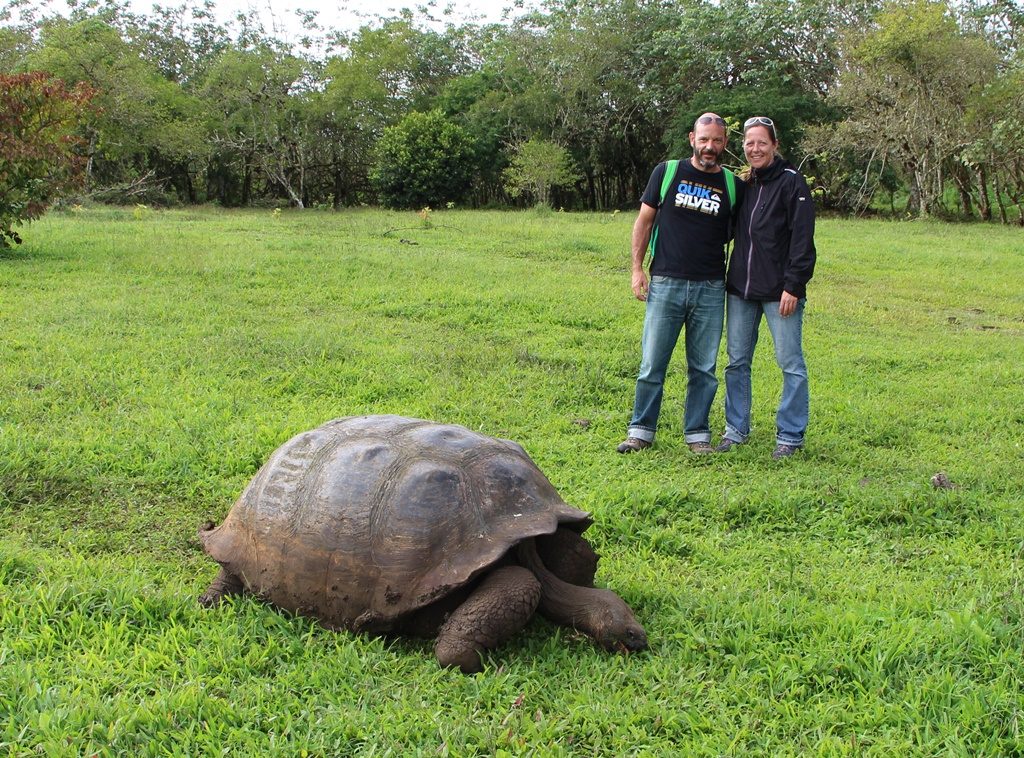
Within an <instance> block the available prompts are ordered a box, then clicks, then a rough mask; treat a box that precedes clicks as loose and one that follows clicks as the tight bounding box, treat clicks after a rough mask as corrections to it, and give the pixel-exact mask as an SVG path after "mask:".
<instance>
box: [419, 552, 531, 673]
mask: <svg viewBox="0 0 1024 758" xmlns="http://www.w3.org/2000/svg"><path fill="white" fill-rule="evenodd" d="M539 602H540V582H538V581H537V578H536V577H535V576H534V575H533V573H532V572H531V571H530V570H529V569H525V568H523V567H522V566H503V567H502V568H498V569H495V570H494V571H492V572H491V573H490V574H489V575H488V576H487V578H486V579H484V581H483V582H482V583H481V584H480V586H479V587H477V588H476V589H475V590H474V591H473V594H471V595H470V596H469V597H468V598H467V599H466V602H464V603H463V604H462V605H460V606H459V607H458V608H457V609H456V610H455V612H454V613H452V615H451V616H449V617H448V620H447V621H446V622H445V623H444V626H442V627H441V630H440V631H439V632H438V634H437V642H436V643H435V644H434V654H435V655H436V656H437V662H438V663H440V664H441V665H442V666H445V667H448V666H458V667H459V668H460V669H461V670H462V673H463V674H472V673H475V672H477V671H480V670H481V669H483V662H482V661H481V659H480V654H481V653H482V652H483V651H484V650H491V649H493V648H496V647H498V645H500V644H501V643H502V642H504V641H505V640H507V639H508V638H509V637H511V636H512V635H514V634H515V633H516V632H518V631H519V630H520V629H522V628H523V627H524V626H526V624H527V622H528V621H529V620H530V618H531V617H532V616H533V612H534V611H535V610H537V604H538V603H539Z"/></svg>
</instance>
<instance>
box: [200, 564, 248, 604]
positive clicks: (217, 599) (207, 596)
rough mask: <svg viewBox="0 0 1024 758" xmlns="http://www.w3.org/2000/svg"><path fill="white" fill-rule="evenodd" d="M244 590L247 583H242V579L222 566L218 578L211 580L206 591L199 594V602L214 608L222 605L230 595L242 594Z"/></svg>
mask: <svg viewBox="0 0 1024 758" xmlns="http://www.w3.org/2000/svg"><path fill="white" fill-rule="evenodd" d="M244 591H245V585H244V584H242V580H241V579H240V578H239V577H237V576H235V575H234V574H232V573H231V572H230V571H228V570H227V569H226V568H224V567H223V566H222V567H221V569H220V572H219V573H218V574H217V578H216V579H214V580H213V581H212V582H210V586H209V587H207V588H206V592H204V593H203V594H202V595H200V596H199V604H200V605H201V606H203V607H204V608H212V607H213V606H215V605H220V603H221V602H222V601H223V600H224V598H226V597H228V596H229V595H241V594H242V593H243V592H244Z"/></svg>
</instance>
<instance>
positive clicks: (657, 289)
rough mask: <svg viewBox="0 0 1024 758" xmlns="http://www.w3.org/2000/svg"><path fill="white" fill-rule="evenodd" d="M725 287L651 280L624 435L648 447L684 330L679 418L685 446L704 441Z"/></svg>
mask: <svg viewBox="0 0 1024 758" xmlns="http://www.w3.org/2000/svg"><path fill="white" fill-rule="evenodd" d="M724 306H725V283H724V282H723V281H721V280H716V281H708V282H699V281H690V280H689V279H676V278H675V277H671V276H653V277H651V283H650V287H649V288H648V290H647V310H646V312H645V314H644V334H643V339H642V342H641V350H642V357H641V362H640V376H639V377H638V378H637V382H636V400H635V402H634V404H633V419H632V420H631V421H630V422H629V436H630V437H636V438H638V439H642V440H647V441H648V442H651V441H653V440H654V435H655V432H656V431H657V429H658V415H659V414H660V413H661V400H662V395H663V393H664V387H665V371H666V370H667V369H668V363H669V359H670V358H671V357H672V350H673V349H674V348H675V346H676V342H677V340H678V339H679V332H680V330H681V329H682V328H683V327H684V325H685V327H686V336H685V339H686V373H687V381H686V408H685V412H684V415H683V424H684V427H685V430H684V432H685V440H686V442H688V443H689V442H709V441H710V440H711V427H710V426H709V425H708V414H709V413H710V412H711V403H712V402H713V401H714V399H715V391H716V390H717V389H718V379H717V378H715V362H716V360H717V359H718V345H719V343H720V342H721V341H722V320H723V315H724Z"/></svg>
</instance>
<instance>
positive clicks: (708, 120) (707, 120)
mask: <svg viewBox="0 0 1024 758" xmlns="http://www.w3.org/2000/svg"><path fill="white" fill-rule="evenodd" d="M697 123H698V124H703V125H704V126H707V125H708V124H718V125H719V126H725V119H724V118H720V117H718V116H701V117H700V118H699V119H697Z"/></svg>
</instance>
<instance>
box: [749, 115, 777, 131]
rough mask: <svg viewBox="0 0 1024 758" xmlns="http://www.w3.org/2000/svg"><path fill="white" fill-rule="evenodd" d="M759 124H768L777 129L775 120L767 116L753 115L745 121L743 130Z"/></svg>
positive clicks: (772, 128) (769, 126)
mask: <svg viewBox="0 0 1024 758" xmlns="http://www.w3.org/2000/svg"><path fill="white" fill-rule="evenodd" d="M758 124H760V125H761V126H767V127H768V128H769V129H771V130H772V131H775V122H774V121H772V120H771V119H770V118H768V117H767V116H751V117H750V118H748V119H747V120H746V121H744V122H743V130H744V131H746V130H747V129H749V128H750V127H752V126H757V125H758Z"/></svg>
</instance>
